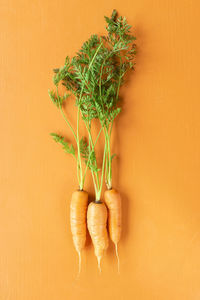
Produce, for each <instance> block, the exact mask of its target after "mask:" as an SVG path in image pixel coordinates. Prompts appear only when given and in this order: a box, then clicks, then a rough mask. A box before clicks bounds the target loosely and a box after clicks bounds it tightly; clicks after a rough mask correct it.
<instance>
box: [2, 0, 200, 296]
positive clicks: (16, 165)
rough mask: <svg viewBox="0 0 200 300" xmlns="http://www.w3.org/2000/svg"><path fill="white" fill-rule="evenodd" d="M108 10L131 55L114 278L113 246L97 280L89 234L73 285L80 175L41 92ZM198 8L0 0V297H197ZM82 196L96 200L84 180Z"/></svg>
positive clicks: (118, 145) (121, 129) (119, 149)
mask: <svg viewBox="0 0 200 300" xmlns="http://www.w3.org/2000/svg"><path fill="white" fill-rule="evenodd" d="M113 8H116V9H117V10H118V11H119V12H120V14H121V15H125V16H126V17H127V19H128V22H129V23H130V24H131V25H133V26H134V31H135V34H136V36H137V47H138V55H137V67H136V72H135V73H134V74H133V75H132V76H131V80H130V83H129V84H128V85H126V87H125V88H124V89H123V95H124V108H123V113H122V114H121V116H120V118H119V119H118V120H117V122H116V125H115V128H114V137H115V141H114V144H113V145H114V149H113V150H115V152H116V153H117V155H118V158H117V159H116V160H115V163H114V186H115V187H116V188H118V189H119V190H120V192H121V194H122V198H123V234H122V239H121V242H120V245H119V253H120V259H121V274H120V275H118V274H117V264H116V258H115V255H114V247H113V245H111V244H110V246H109V249H108V251H107V253H106V255H105V257H104V260H103V262H102V275H99V273H98V269H97V263H96V258H95V256H94V251H93V247H92V245H91V241H90V239H89V238H88V239H87V246H86V249H85V251H84V252H83V266H82V267H83V270H82V273H81V277H80V279H79V280H78V281H77V280H75V276H76V272H77V263H78V261H77V259H78V258H77V254H76V252H75V250H74V247H73V244H72V239H71V233H70V226H69V200H70V197H71V194H72V192H73V191H74V190H75V189H76V188H77V181H76V177H75V175H76V167H75V164H74V161H73V158H71V157H70V156H66V154H65V153H64V152H63V151H62V150H61V149H60V147H59V146H58V145H56V144H55V143H54V142H53V141H52V139H51V138H50V136H49V132H52V131H58V132H62V133H65V134H66V136H68V137H69V138H71V137H72V136H71V134H70V133H69V131H68V129H67V128H66V127H65V123H64V121H63V120H62V118H61V116H60V114H59V112H58V111H57V110H56V108H55V107H54V105H53V104H52V103H51V101H50V99H49V97H48V94H47V90H48V88H50V87H51V86H52V82H51V78H52V68H53V67H59V66H61V65H62V64H63V62H64V59H65V56H66V55H67V54H69V55H73V54H74V53H75V51H76V50H77V49H79V48H80V46H81V44H82V42H84V41H85V40H86V39H87V38H88V37H89V36H90V34H92V33H104V30H105V29H104V26H105V23H104V20H103V16H104V15H109V14H110V13H111V11H112V9H113ZM199 10H200V4H199V1H187V0H184V1H183V0H176V1H172V0H168V1H156V0H153V1H148V0H140V1H139V0H138V1H131V0H124V1H119V0H118V1H112V0H111V1H106V0H102V1H96V0H93V1H64V0H60V1H52V0H50V1H49V0H43V1H39V0H35V1H25V0H18V1H14V0H7V1H5V0H2V1H1V5H0V14H1V15H0V28H1V35H0V49H1V50H0V53H1V56H0V58H1V60H0V78H1V81H0V92H1V97H0V99H1V100H0V101H1V110H0V111H1V147H0V149H1V150H0V151H1V156H0V159H1V162H0V163H1V178H0V195H1V196H0V299H2V300H7V299H9V300H66V299H67V300H74V299H75V300H76V299H81V300H86V299H87V300H91V299H95V300H102V299H105V300H107V299H114V300H122V299H124V300H129V299H135V300H152V299H153V300H168V299H170V300H186V299H187V300H199V299H200V229H199V228H200V197H199V196H200V189H199V182H200V181H199V179H200V178H199V177H200V155H199V153H200V120H199V115H200V100H199V99H200V89H199V85H200V84H199V77H200V56H199V47H200V42H199V27H200V18H199ZM69 110H70V114H71V107H69ZM74 117H75V115H74V114H72V115H70V118H71V120H72V122H73V120H74ZM87 188H88V190H89V191H90V195H91V198H92V196H93V194H94V192H93V188H92V186H91V185H90V179H88V181H87Z"/></svg>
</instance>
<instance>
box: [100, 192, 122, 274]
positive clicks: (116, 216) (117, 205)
mask: <svg viewBox="0 0 200 300" xmlns="http://www.w3.org/2000/svg"><path fill="white" fill-rule="evenodd" d="M104 196H105V203H106V205H107V207H108V229H109V235H110V238H111V240H112V241H113V243H114V244H115V253H116V257H117V266H118V273H119V267H120V266H119V255H118V247H117V245H118V242H119V240H120V237H121V218H122V213H121V197H120V194H119V193H118V192H117V191H116V190H114V189H111V190H107V191H106V192H105V194H104Z"/></svg>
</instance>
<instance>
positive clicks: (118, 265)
mask: <svg viewBox="0 0 200 300" xmlns="http://www.w3.org/2000/svg"><path fill="white" fill-rule="evenodd" d="M115 253H116V257H117V269H118V274H120V261H119V254H118V247H117V243H116V244H115Z"/></svg>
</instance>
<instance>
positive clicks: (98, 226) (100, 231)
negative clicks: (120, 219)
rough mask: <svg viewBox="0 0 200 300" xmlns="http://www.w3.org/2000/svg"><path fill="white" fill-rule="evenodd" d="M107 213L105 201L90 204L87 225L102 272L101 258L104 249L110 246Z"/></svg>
mask: <svg viewBox="0 0 200 300" xmlns="http://www.w3.org/2000/svg"><path fill="white" fill-rule="evenodd" d="M107 215H108V213H107V208H106V206H105V204H104V203H103V202H101V201H99V202H91V203H90V204H89V206H88V212H87V225H88V230H89V233H90V236H91V238H92V242H93V245H94V250H95V255H96V257H97V261H98V267H99V271H100V272H101V258H102V256H103V253H104V251H105V250H106V249H107V248H108V233H107V228H106V226H107Z"/></svg>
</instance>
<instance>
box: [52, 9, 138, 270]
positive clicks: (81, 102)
mask: <svg viewBox="0 0 200 300" xmlns="http://www.w3.org/2000/svg"><path fill="white" fill-rule="evenodd" d="M105 20H106V23H107V27H106V30H107V35H105V36H98V35H92V36H91V37H90V38H89V39H88V40H87V41H86V42H85V43H84V44H83V45H82V47H81V49H80V50H79V51H78V52H77V53H76V56H74V57H72V58H71V59H70V58H69V57H68V56H67V57H66V60H65V64H64V66H63V67H61V68H57V69H54V72H55V75H54V77H53V82H54V84H55V86H56V92H55V91H49V96H50V98H51V100H52V101H53V103H54V104H55V105H56V106H57V108H58V109H59V110H60V112H61V114H62V116H63V118H64V120H65V122H66V124H67V126H68V127H69V129H70V130H71V132H72V134H73V137H74V141H75V145H76V147H74V146H73V145H72V144H69V143H68V142H67V141H66V140H65V139H64V137H63V136H61V135H58V134H56V133H52V134H51V135H52V137H53V138H54V140H55V141H56V142H57V143H59V144H61V145H62V146H63V149H64V150H65V152H67V153H70V154H72V155H73V156H74V158H75V160H76V164H77V179H78V185H79V189H78V190H77V191H75V192H74V193H73V194H72V199H71V205H70V223H71V231H72V237H73V242H74V246H75V249H76V251H77V253H78V255H79V273H80V269H81V250H82V249H83V248H84V246H85V241H86V230H87V228H88V230H89V233H90V236H91V239H92V242H93V245H94V250H95V255H96V257H97V261H98V267H99V270H100V271H101V259H102V257H103V254H104V252H105V250H106V249H107V247H108V243H109V238H108V236H110V239H111V240H112V242H113V243H114V244H115V249H116V256H117V260H118V270H119V256H118V242H119V240H120V235H121V197H120V194H119V192H117V191H116V190H115V189H114V188H113V187H112V161H113V158H114V156H115V154H112V152H111V137H112V129H113V125H114V120H115V118H116V117H117V116H118V115H119V113H120V112H121V107H120V98H119V90H120V87H121V85H122V84H123V83H124V79H125V77H126V73H127V72H128V71H129V70H131V69H133V66H134V58H135V53H136V52H135V44H134V40H135V37H134V36H133V35H131V34H130V28H131V26H130V25H128V24H127V21H126V18H125V17H124V18H122V17H118V16H117V12H116V10H113V13H112V15H111V17H110V18H108V17H105ZM60 84H62V85H63V86H64V87H65V88H66V93H65V94H64V96H61V95H60V94H61V93H60V92H59V86H60ZM69 97H70V98H75V105H76V107H77V124H76V130H75V129H74V128H73V126H72V124H71V123H70V122H69V120H68V117H67V115H66V113H65V110H64V108H63V106H64V101H65V100H66V99H68V98H69ZM80 119H81V120H82V121H83V122H84V125H85V128H86V130H87V137H84V136H82V137H80V134H79V124H80ZM97 122H98V123H99V125H100V127H99V128H100V130H99V132H98V134H97V136H96V137H95V138H94V134H93V132H94V130H93V127H95V128H96V126H97ZM102 134H103V136H104V144H103V155H102V158H101V159H100V160H99V161H98V160H97V155H96V153H97V149H96V147H97V143H98V141H99V137H100V135H102ZM99 146H100V145H99ZM88 170H89V171H90V173H91V176H92V180H93V186H94V190H95V200H94V201H92V202H91V203H90V204H89V205H88V193H87V192H86V191H84V183H85V178H86V174H87V171H88ZM104 181H105V184H106V187H107V190H106V191H105V193H104V201H103V200H102V189H103V182H104ZM107 228H108V230H107Z"/></svg>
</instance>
